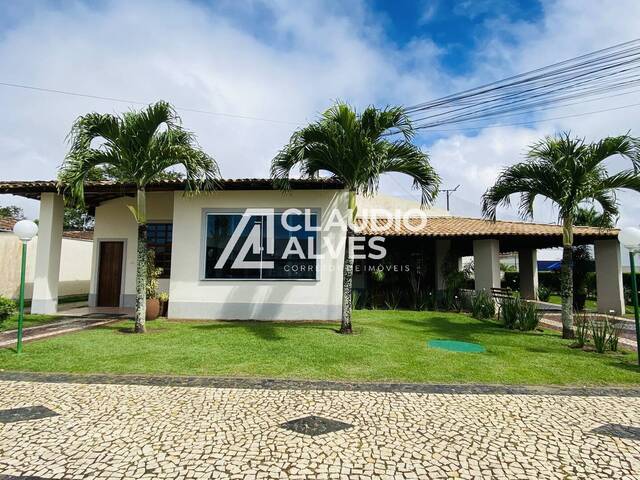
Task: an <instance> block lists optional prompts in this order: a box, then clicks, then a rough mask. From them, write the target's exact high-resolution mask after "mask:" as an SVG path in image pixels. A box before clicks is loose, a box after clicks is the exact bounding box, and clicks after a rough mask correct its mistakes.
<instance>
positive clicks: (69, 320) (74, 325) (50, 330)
mask: <svg viewBox="0 0 640 480" xmlns="http://www.w3.org/2000/svg"><path fill="white" fill-rule="evenodd" d="M61 318H63V319H61V320H58V321H53V322H50V323H44V324H42V325H37V326H34V327H28V328H25V329H23V331H22V341H23V342H29V341H32V340H41V339H43V338H47V337H55V336H57V335H62V334H64V333H70V332H75V331H77V330H85V329H87V328H92V327H97V326H99V325H105V324H107V323H110V322H114V321H119V320H122V318H113V317H111V316H106V317H105V316H98V317H97V318H96V317H94V318H91V317H78V318H75V317H61ZM17 337H18V331H17V330H9V331H6V332H1V333H0V348H7V347H13V346H14V345H15V344H16V341H17ZM0 480H1V479H0Z"/></svg>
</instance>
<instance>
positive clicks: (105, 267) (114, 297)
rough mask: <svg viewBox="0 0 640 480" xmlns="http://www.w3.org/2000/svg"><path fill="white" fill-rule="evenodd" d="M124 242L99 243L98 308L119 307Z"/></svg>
mask: <svg viewBox="0 0 640 480" xmlns="http://www.w3.org/2000/svg"><path fill="white" fill-rule="evenodd" d="M123 253H124V242H100V266H99V268H98V307H119V306H120V286H121V284H122V255H123Z"/></svg>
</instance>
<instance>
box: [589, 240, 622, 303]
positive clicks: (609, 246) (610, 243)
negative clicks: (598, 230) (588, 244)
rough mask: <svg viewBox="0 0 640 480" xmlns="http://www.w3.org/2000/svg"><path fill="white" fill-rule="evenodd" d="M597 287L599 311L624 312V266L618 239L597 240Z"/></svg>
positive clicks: (595, 249) (595, 244)
mask: <svg viewBox="0 0 640 480" xmlns="http://www.w3.org/2000/svg"><path fill="white" fill-rule="evenodd" d="M594 254H595V257H596V288H597V290H598V298H597V301H598V312H600V313H609V312H611V311H613V313H614V314H615V315H621V314H623V313H624V293H623V288H622V266H621V261H620V243H619V242H618V240H617V239H615V240H614V239H612V240H596V241H595V243H594Z"/></svg>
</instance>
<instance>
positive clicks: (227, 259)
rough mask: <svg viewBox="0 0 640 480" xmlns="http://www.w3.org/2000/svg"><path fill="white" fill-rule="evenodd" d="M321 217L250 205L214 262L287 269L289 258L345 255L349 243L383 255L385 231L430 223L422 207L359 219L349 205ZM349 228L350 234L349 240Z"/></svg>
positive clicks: (361, 252) (351, 250) (357, 254)
mask: <svg viewBox="0 0 640 480" xmlns="http://www.w3.org/2000/svg"><path fill="white" fill-rule="evenodd" d="M319 217H320V214H319V212H318V211H316V210H313V209H298V208H289V209H286V210H284V211H276V210H274V209H270V208H249V209H246V210H245V211H244V212H243V213H242V214H241V215H240V216H239V220H238V221H237V225H235V228H233V231H232V232H230V236H227V237H226V238H225V239H226V243H224V246H223V247H222V251H221V253H220V255H219V256H218V258H217V259H216V261H215V267H214V268H215V269H224V268H227V267H228V266H229V264H231V265H230V268H231V269H261V270H268V269H274V268H277V265H276V264H277V263H278V261H281V262H280V263H284V267H283V268H284V269H285V270H286V269H287V268H292V265H290V264H287V262H288V261H296V260H316V259H321V258H324V257H329V258H333V259H338V258H343V257H344V251H345V248H347V249H348V254H349V256H350V258H352V259H353V260H364V259H370V260H374V261H380V260H382V259H384V258H385V257H386V256H387V249H386V247H385V235H389V234H390V233H393V234H397V233H398V232H404V233H405V234H406V233H410V232H414V233H415V232H419V231H420V230H421V229H423V228H424V227H425V225H426V223H427V217H426V215H425V214H424V212H423V211H422V210H420V209H413V210H405V211H389V210H384V209H375V210H370V211H365V212H363V215H361V219H359V220H358V221H356V222H355V223H354V222H351V221H350V219H351V218H352V214H351V212H350V211H346V212H345V211H344V210H338V209H332V210H330V211H327V212H325V213H324V214H323V218H322V219H321V218H319ZM347 229H349V230H350V231H351V234H350V235H348V237H347V238H348V244H347V245H346V246H345V235H346V233H347ZM321 241H322V248H321V245H320V242H321ZM289 263H292V262H289ZM296 268H300V266H299V265H298V266H296Z"/></svg>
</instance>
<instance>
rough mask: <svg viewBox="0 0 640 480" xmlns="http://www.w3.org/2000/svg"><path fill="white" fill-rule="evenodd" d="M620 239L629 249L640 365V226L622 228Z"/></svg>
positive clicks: (639, 362)
mask: <svg viewBox="0 0 640 480" xmlns="http://www.w3.org/2000/svg"><path fill="white" fill-rule="evenodd" d="M618 240H619V241H620V243H621V244H622V245H624V246H625V247H626V248H627V249H628V250H629V266H630V267H631V298H633V316H634V317H635V320H636V350H638V365H640V312H639V311H638V285H637V283H636V262H635V254H636V253H638V252H640V228H635V227H626V228H623V229H622V230H620V233H619V234H618Z"/></svg>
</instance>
